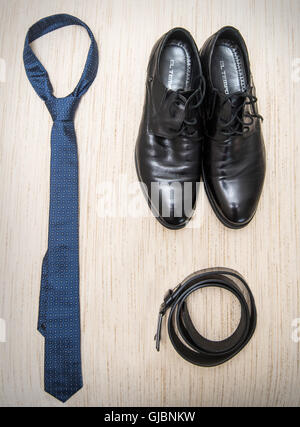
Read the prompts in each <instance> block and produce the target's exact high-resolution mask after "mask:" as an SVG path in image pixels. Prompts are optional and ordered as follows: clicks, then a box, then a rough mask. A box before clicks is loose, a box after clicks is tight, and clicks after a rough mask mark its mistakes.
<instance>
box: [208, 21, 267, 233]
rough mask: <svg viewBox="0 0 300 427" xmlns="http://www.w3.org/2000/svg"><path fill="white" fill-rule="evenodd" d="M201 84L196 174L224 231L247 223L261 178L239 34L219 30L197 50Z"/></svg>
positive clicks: (256, 123)
mask: <svg viewBox="0 0 300 427" xmlns="http://www.w3.org/2000/svg"><path fill="white" fill-rule="evenodd" d="M200 54H201V62H202V65H203V72H204V76H205V78H206V85H207V89H206V98H205V102H204V105H205V114H206V120H205V121H206V131H205V134H206V135H205V138H204V142H203V164H202V173H203V180H204V184H205V189H206V192H207V195H208V197H209V200H210V203H211V205H212V207H213V209H214V211H215V213H216V215H217V216H218V218H219V219H220V220H221V221H222V223H223V224H224V225H226V226H227V227H230V228H242V227H245V226H246V225H247V224H249V222H250V221H251V219H252V218H253V216H254V214H255V212H256V209H257V205H258V202H259V198H260V195H261V192H262V188H263V183H264V178H265V169H266V164H265V147H264V141H263V135H262V131H261V123H260V122H261V120H262V117H261V116H260V115H259V114H258V110H257V98H256V97H255V88H254V85H253V82H252V76H251V71H250V63H249V57H248V51H247V47H246V44H245V41H244V40H243V38H242V36H241V34H240V33H239V32H238V31H237V30H236V29H235V28H232V27H224V28H222V29H221V30H220V31H218V32H217V33H216V34H214V35H213V36H212V37H211V38H209V39H208V40H207V41H206V43H205V44H204V46H203V48H202V49H201V52H200Z"/></svg>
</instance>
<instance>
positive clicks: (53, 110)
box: [45, 96, 80, 122]
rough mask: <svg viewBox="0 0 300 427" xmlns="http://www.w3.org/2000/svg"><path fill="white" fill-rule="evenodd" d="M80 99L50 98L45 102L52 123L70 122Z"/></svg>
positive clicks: (70, 97)
mask: <svg viewBox="0 0 300 427" xmlns="http://www.w3.org/2000/svg"><path fill="white" fill-rule="evenodd" d="M79 101H80V98H75V97H73V96H68V97H67V98H55V97H53V98H51V99H49V100H48V101H46V102H45V103H46V106H47V108H48V110H49V112H50V114H51V117H52V119H53V121H54V122H57V121H59V122H70V121H71V122H72V121H73V120H74V116H75V112H76V109H77V106H78V104H79Z"/></svg>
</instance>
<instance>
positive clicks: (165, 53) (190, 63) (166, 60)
mask: <svg viewBox="0 0 300 427" xmlns="http://www.w3.org/2000/svg"><path fill="white" fill-rule="evenodd" d="M194 55H195V53H194V52H193V49H192V47H191V46H190V43H188V41H186V40H178V39H176V38H172V39H170V40H168V42H167V44H166V45H165V46H164V48H163V50H162V52H161V57H160V77H161V80H162V82H163V84H164V85H165V86H166V87H167V88H168V89H171V90H173V91H178V90H180V91H185V92H187V91H191V90H193V89H194V88H195V85H196V79H197V77H199V70H197V69H196V68H198V67H196V66H195V60H193V56H194Z"/></svg>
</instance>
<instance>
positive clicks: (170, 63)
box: [168, 59, 175, 88]
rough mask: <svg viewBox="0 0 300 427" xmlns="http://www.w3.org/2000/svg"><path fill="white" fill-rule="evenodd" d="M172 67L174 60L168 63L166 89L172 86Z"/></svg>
mask: <svg viewBox="0 0 300 427" xmlns="http://www.w3.org/2000/svg"><path fill="white" fill-rule="evenodd" d="M174 66H175V61H174V59H170V62H169V76H168V87H170V88H172V85H173V77H174Z"/></svg>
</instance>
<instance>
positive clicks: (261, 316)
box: [0, 0, 300, 406]
mask: <svg viewBox="0 0 300 427" xmlns="http://www.w3.org/2000/svg"><path fill="white" fill-rule="evenodd" d="M61 12H66V13H70V14H72V15H75V16H77V17H79V18H81V19H82V20H83V21H84V22H86V23H87V24H88V25H89V26H90V28H91V29H92V31H93V33H94V35H95V38H96V39H97V41H98V43H99V49H100V68H99V73H98V77H97V79H96V81H95V82H94V84H93V86H92V87H91V89H90V90H89V92H88V93H87V94H86V95H85V96H84V98H83V99H82V102H81V104H80V107H79V108H78V112H77V115H76V122H75V126H76V131H77V137H78V145H79V158H80V267H81V288H80V292H81V313H82V314H81V315H82V359H83V375H84V388H83V389H82V390H81V391H79V392H78V393H77V394H76V395H75V396H74V397H73V398H72V399H71V400H70V401H69V402H67V403H66V404H65V406H94V405H96V406H155V405H157V406H176V405H183V406H204V405H208V406H255V405H258V406H265V405H267V406H291V405H292V406H298V405H299V404H300V360H299V359H300V357H299V345H300V344H299V342H298V343H297V341H299V339H297V337H299V336H300V332H299V331H298V332H297V329H296V326H297V325H300V323H298V321H297V319H298V318H300V307H299V300H300V286H299V273H300V258H299V255H300V252H299V251H300V248H299V236H300V222H299V219H300V200H299V188H300V172H299V170H300V158H299V150H300V148H299V147H300V143H299V128H298V126H299V123H300V118H299V97H300V25H299V22H300V21H299V18H300V1H297V0H243V1H241V0H213V1H211V0H205V1H204V0H203V1H202V0H86V1H79V0H27V1H26V0H9V1H7V0H0V99H1V101H0V138H1V148H0V163H1V166H0V190H1V205H0V221H1V228H0V242H1V247H0V279H1V281H0V287H1V288H0V319H1V320H0V326H1V327H0V339H1V340H2V341H5V342H0V405H1V406H7V405H9V406H13V405H18V406H28V405H29V406H62V404H61V403H59V402H58V401H56V400H55V399H53V398H52V397H51V396H49V395H47V394H46V393H45V392H44V391H43V358H44V354H43V351H44V341H43V338H42V337H41V336H40V335H39V333H38V332H37V331H36V323H37V313H38V299H39V289H40V270H41V262H42V257H43V255H44V252H45V250H46V247H47V232H48V207H49V159H50V131H51V126H52V121H51V118H50V115H49V113H48V111H47V109H46V107H45V105H44V104H43V102H42V101H41V100H40V99H39V98H38V96H37V95H36V94H35V92H34V90H33V88H32V87H31V85H30V83H29V81H28V80H27V77H26V75H25V72H24V67H23V61H22V51H23V45H24V39H25V35H26V32H27V30H28V28H29V27H30V26H31V25H32V24H33V23H34V22H36V21H37V20H39V19H40V18H42V17H45V16H48V15H52V14H55V13H61ZM226 24H231V25H234V26H236V27H237V28H239V29H240V30H241V32H242V34H243V35H244V37H245V39H246V42H247V44H248V48H249V51H250V57H251V61H252V71H253V74H254V78H255V82H256V86H257V94H258V97H259V107H260V111H261V113H262V115H263V116H264V118H265V120H264V125H263V130H264V135H265V141H266V148H267V164H268V168H267V176H266V182H265V187H264V192H263V196H262V199H261V203H260V205H259V209H258V212H257V215H256V217H255V219H254V221H253V222H252V223H251V224H250V225H249V226H248V227H247V228H245V229H243V230H240V231H235V230H229V229H227V228H225V227H224V226H223V225H222V224H221V223H220V222H219V221H218V220H217V218H216V217H215V215H214V213H213V211H212V209H211V207H210V205H209V203H208V200H207V198H206V196H205V194H204V190H203V186H201V189H200V197H199V202H198V206H197V212H196V215H195V218H194V220H193V221H192V223H191V225H190V226H189V227H188V228H186V229H184V230H182V231H177V232H174V231H168V230H166V229H164V228H163V227H162V226H160V224H159V223H158V222H157V221H156V220H155V219H154V218H153V217H152V216H151V215H149V213H148V210H147V207H146V203H145V201H144V198H143V195H142V193H141V191H140V188H139V186H138V185H137V178H136V174H135V167H134V156H133V153H134V146H135V140H136V137H137V132H138V127H139V121H140V118H141V110H142V105H143V101H144V89H145V75H146V67H147V62H148V58H149V54H150V51H151V48H152V46H153V44H154V43H155V41H156V40H157V39H158V38H159V37H160V36H161V35H162V34H163V33H165V32H166V31H168V30H169V29H170V28H172V27H174V26H183V27H185V28H187V29H188V30H189V31H191V33H192V34H193V35H194V37H195V39H196V41H197V43H198V45H199V47H200V46H201V45H202V44H203V43H204V41H205V40H206V38H207V37H209V36H210V35H211V34H212V33H213V32H215V31H216V30H218V29H219V28H220V27H221V26H223V25H226ZM88 46H89V39H88V36H87V34H86V32H85V30H84V29H81V28H79V27H72V28H71V27H69V28H64V29H61V30H59V31H56V32H55V33H51V34H49V35H47V36H45V37H43V38H42V39H39V40H38V41H36V42H35V43H34V44H33V47H34V50H35V52H36V53H37V54H38V56H39V57H40V58H41V60H42V62H43V64H44V65H45V67H46V69H47V70H48V72H49V75H50V78H51V81H52V83H53V87H54V90H55V95H56V96H64V95H67V94H68V93H69V92H70V91H71V90H72V89H73V88H74V87H75V85H76V83H77V81H78V79H79V76H80V74H81V71H82V67H83V65H84V62H85V59H86V54H87V50H88ZM110 205H111V208H110ZM215 266H224V267H228V268H232V269H235V270H238V271H239V272H240V273H241V274H243V275H244V277H245V278H246V279H247V281H248V283H249V285H250V287H251V289H252V291H253V294H254V297H255V300H256V304H257V311H258V324H257V330H256V332H255V335H254V337H253V338H252V340H251V342H250V343H249V345H248V346H247V347H246V348H245V349H244V350H243V351H242V352H241V353H239V354H238V355H237V356H236V357H235V358H234V359H232V360H231V361H230V362H228V363H226V364H225V365H222V366H220V367H217V368H210V369H207V368H200V367H196V366H193V365H191V364H189V363H187V362H185V361H184V360H183V359H181V358H180V357H179V356H178V355H177V353H176V352H175V351H174V349H173V347H172V346H171V343H170V341H169V339H168V337H167V333H166V329H165V323H164V328H163V339H162V344H161V352H160V353H157V352H156V351H155V346H154V341H153V336H154V332H155V328H156V318H157V313H158V308H159V305H160V303H161V302H162V298H163V295H164V293H165V291H166V290H168V289H169V288H172V287H174V286H176V285H177V284H178V283H179V282H180V281H182V280H183V279H184V278H185V277H186V276H187V275H189V274H190V273H192V272H194V271H197V270H200V269H202V268H207V267H215ZM190 303H191V308H192V313H193V318H194V319H195V323H196V325H197V327H199V328H202V329H201V330H202V331H203V332H204V334H205V335H206V336H208V337H210V338H212V339H220V338H222V337H225V336H227V335H228V334H229V333H230V332H231V331H233V330H234V328H235V326H236V324H237V321H238V318H239V309H238V307H237V305H236V302H235V301H233V299H232V298H231V297H230V295H227V294H226V293H224V292H221V291H219V290H216V289H214V290H213V289H211V290H210V291H203V292H202V293H199V294H198V295H197V296H195V297H193V298H192V300H191V302H190ZM293 322H294V323H293ZM299 322H300V321H299ZM4 332H6V337H4Z"/></svg>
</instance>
